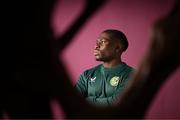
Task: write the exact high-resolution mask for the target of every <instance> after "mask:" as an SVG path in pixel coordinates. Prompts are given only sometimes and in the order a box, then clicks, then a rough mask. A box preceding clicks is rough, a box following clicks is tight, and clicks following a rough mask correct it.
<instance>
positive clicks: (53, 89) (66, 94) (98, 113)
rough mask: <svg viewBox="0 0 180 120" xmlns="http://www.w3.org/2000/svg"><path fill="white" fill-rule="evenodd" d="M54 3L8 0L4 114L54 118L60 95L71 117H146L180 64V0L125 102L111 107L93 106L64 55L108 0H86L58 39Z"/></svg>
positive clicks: (0, 103) (158, 29) (158, 27)
mask: <svg viewBox="0 0 180 120" xmlns="http://www.w3.org/2000/svg"><path fill="white" fill-rule="evenodd" d="M54 2H55V1H53V0H47V1H43V0H39V1H36V0H31V1H22V0H17V1H13V2H12V3H4V5H5V6H8V8H10V10H5V14H6V15H9V16H8V17H6V16H3V18H6V19H5V21H4V24H5V25H6V26H5V27H4V28H3V32H4V34H3V36H2V37H3V38H4V40H3V53H4V54H2V60H3V62H2V63H1V64H2V70H3V73H2V76H1V78H3V79H1V85H2V87H0V88H1V89H0V91H1V98H2V99H1V100H0V108H1V109H0V110H1V114H2V113H3V111H6V112H7V113H8V115H9V118H12V119H19V118H24V119H25V118H31V119H32V118H36V119H38V118H43V119H52V113H51V109H50V105H49V102H50V100H51V99H56V100H57V101H58V102H59V103H60V104H61V106H62V109H63V111H64V113H65V117H66V118H143V117H144V114H145V112H146V110H147V108H148V106H149V104H150V103H151V100H152V99H153V97H154V95H155V94H156V92H157V91H158V90H159V88H160V86H161V85H162V84H163V83H164V82H165V80H166V78H167V77H168V76H169V75H170V74H171V73H172V72H173V71H174V70H176V68H177V67H178V66H179V61H180V60H179V57H178V56H177V55H179V49H178V47H179V46H178V45H179V34H178V31H179V28H180V26H179V21H180V20H179V18H180V15H179V14H180V10H179V8H180V7H179V5H180V3H179V1H177V3H176V5H175V7H174V8H173V10H172V11H171V12H170V13H169V14H168V16H166V17H165V18H163V19H161V20H159V21H157V22H156V24H155V25H154V26H153V28H154V29H153V31H154V34H153V37H152V38H151V45H150V49H149V51H148V53H147V56H146V57H145V58H144V61H143V62H142V63H141V66H140V67H139V69H138V71H137V73H136V75H135V76H134V78H133V79H134V80H133V83H132V84H131V86H130V87H129V88H128V89H127V90H126V91H125V93H124V94H123V96H122V99H121V101H120V103H119V104H118V105H117V106H116V107H113V108H105V109H104V108H95V107H93V106H90V105H89V104H88V103H86V102H85V101H84V99H83V98H82V97H81V96H79V95H78V94H77V93H76V91H74V89H73V86H72V85H71V82H70V78H69V76H68V74H67V71H66V69H65V67H64V65H63V64H62V61H61V60H59V53H60V54H61V53H62V51H63V50H64V49H65V48H66V46H67V45H68V44H69V43H70V42H71V41H72V38H73V37H74V36H75V35H76V34H77V33H78V31H79V30H80V29H81V28H82V26H83V25H84V24H85V23H86V22H87V20H88V19H90V17H91V16H92V15H93V14H94V13H96V12H97V11H98V9H100V8H101V6H102V5H104V4H105V2H106V1H105V0H98V1H96V0H86V1H85V8H84V10H83V11H82V13H81V14H80V16H79V17H78V18H77V19H76V20H75V21H74V22H73V23H72V25H71V26H70V27H69V29H67V31H66V32H65V33H64V34H63V35H61V36H60V37H59V38H54V37H53V34H52V30H51V27H50V22H51V21H50V17H51V10H52V8H53V5H54ZM12 15H16V17H12ZM172 53H173V54H172ZM12 58H13V59H12ZM158 71H161V73H159V72H158ZM72 100H73V102H72ZM142 100H143V101H142Z"/></svg>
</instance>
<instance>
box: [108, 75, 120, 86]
mask: <svg viewBox="0 0 180 120" xmlns="http://www.w3.org/2000/svg"><path fill="white" fill-rule="evenodd" d="M119 80H120V78H119V76H114V77H112V78H111V80H110V84H111V85H112V86H114V87H115V86H117V85H118V83H119Z"/></svg>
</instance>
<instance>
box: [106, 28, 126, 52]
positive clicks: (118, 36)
mask: <svg viewBox="0 0 180 120" xmlns="http://www.w3.org/2000/svg"><path fill="white" fill-rule="evenodd" d="M103 32H104V33H108V34H110V36H111V37H112V38H115V39H118V40H119V42H120V44H121V45H122V47H123V48H122V50H123V51H126V49H127V48H128V45H129V43H128V40H127V38H126V36H125V34H124V33H123V32H121V31H119V30H115V29H107V30H104V31H103Z"/></svg>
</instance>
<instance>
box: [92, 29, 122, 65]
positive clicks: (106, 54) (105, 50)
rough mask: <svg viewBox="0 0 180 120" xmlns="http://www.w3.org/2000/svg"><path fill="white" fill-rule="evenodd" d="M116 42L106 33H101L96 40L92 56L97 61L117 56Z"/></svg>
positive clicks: (105, 60) (108, 59)
mask: <svg viewBox="0 0 180 120" xmlns="http://www.w3.org/2000/svg"><path fill="white" fill-rule="evenodd" d="M116 48H117V42H116V41H115V40H113V39H112V38H111V36H110V35H109V34H108V33H105V32H103V33H101V34H100V36H99V37H98V39H97V41H96V46H95V48H94V56H95V58H96V60H97V61H104V62H107V61H110V60H112V59H114V58H115V57H117V55H119V53H117V51H116Z"/></svg>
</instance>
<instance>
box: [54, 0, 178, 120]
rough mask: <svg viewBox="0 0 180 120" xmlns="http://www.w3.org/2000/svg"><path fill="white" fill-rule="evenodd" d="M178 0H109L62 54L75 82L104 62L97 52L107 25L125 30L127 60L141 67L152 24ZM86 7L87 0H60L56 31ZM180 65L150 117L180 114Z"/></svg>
mask: <svg viewBox="0 0 180 120" xmlns="http://www.w3.org/2000/svg"><path fill="white" fill-rule="evenodd" d="M173 3H174V0H108V2H107V3H106V4H105V5H104V6H103V7H102V8H101V9H100V10H99V11H98V12H97V13H96V14H94V15H93V16H92V17H91V18H90V19H89V20H88V22H87V23H86V24H85V25H84V26H83V27H82V29H81V30H80V31H79V33H78V34H77V35H76V36H75V38H74V39H73V41H72V42H71V44H69V46H68V47H67V48H66V49H65V51H64V52H63V54H62V55H60V58H61V59H63V61H64V64H65V65H66V67H67V70H68V71H69V76H70V77H71V80H72V84H73V85H74V84H75V83H76V81H77V80H78V77H79V75H80V74H81V73H82V72H83V71H84V70H86V69H88V68H91V67H93V66H95V65H97V64H99V63H100V62H96V61H95V59H94V56H93V48H94V45H95V41H96V38H97V37H98V35H99V34H100V33H101V32H102V31H103V30H105V29H109V28H113V29H119V30H121V31H123V32H124V33H125V34H126V36H127V38H128V41H129V48H128V50H127V51H126V53H124V54H123V56H122V58H123V61H125V62H126V63H127V64H129V65H130V66H132V67H134V68H136V69H137V68H138V66H139V64H140V62H141V61H142V59H143V56H144V55H145V54H146V52H147V50H148V45H149V43H150V39H149V38H150V31H151V27H152V24H153V23H154V21H156V20H157V19H158V18H161V17H163V16H164V15H166V14H167V13H168V12H169V11H170V9H171V8H172V6H173ZM83 8H84V0H60V1H58V2H57V3H56V5H55V9H54V12H53V19H52V26H53V29H54V33H55V35H56V36H57V35H61V34H62V33H63V32H64V31H65V30H66V29H67V28H68V27H69V26H70V24H71V23H72V22H73V21H74V20H75V19H76V18H77V17H78V15H79V14H80V13H81V11H82V10H83ZM179 79H180V69H178V70H177V71H176V72H175V73H173V74H172V75H171V76H170V77H169V78H168V80H167V82H166V83H165V84H164V85H163V86H162V88H161V89H160V91H159V92H158V94H157V95H156V97H155V99H154V101H153V102H152V104H151V106H150V108H149V110H148V111H147V114H146V118H147V119H148V118H180V94H179V91H180V87H179V85H180V80H179ZM57 105H58V104H57V103H56V102H52V106H53V110H54V114H55V119H58V118H63V111H61V110H60V109H59V107H57Z"/></svg>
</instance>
